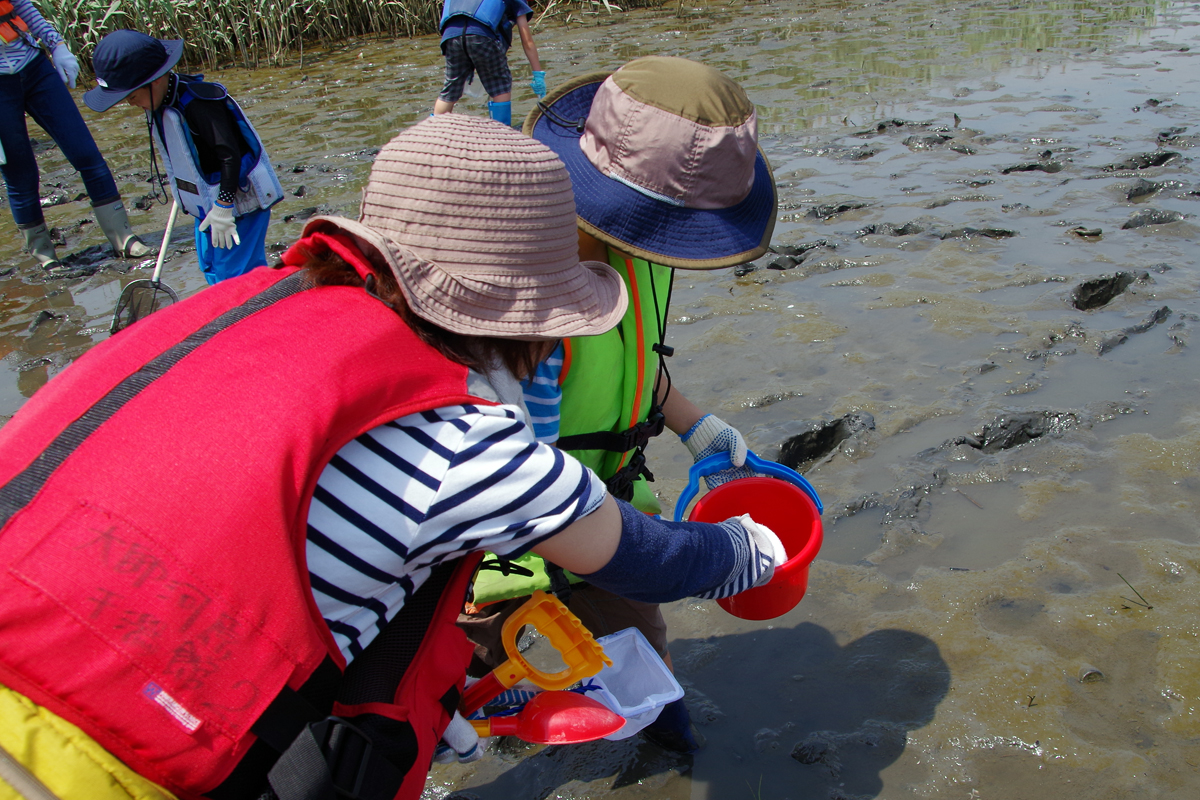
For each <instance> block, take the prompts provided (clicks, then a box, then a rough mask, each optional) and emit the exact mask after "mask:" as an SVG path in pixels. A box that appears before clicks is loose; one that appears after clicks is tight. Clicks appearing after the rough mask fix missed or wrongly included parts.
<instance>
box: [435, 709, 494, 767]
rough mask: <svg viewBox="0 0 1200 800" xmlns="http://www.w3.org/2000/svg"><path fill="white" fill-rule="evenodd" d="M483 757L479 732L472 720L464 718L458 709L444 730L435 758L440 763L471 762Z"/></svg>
mask: <svg viewBox="0 0 1200 800" xmlns="http://www.w3.org/2000/svg"><path fill="white" fill-rule="evenodd" d="M481 758H483V748H482V747H480V746H479V734H478V733H476V732H475V728H474V727H473V726H472V725H471V723H470V722H467V720H465V719H463V716H462V714H460V713H458V712H457V711H455V712H454V716H453V717H451V718H450V724H449V725H447V726H446V730H445V731H443V732H442V741H441V744H440V745H439V746H438V748H437V750H436V752H435V753H434V760H435V761H437V762H438V763H439V764H452V763H454V762H455V761H457V762H458V763H460V764H470V763H471V762H472V761H478V760H479V759H481Z"/></svg>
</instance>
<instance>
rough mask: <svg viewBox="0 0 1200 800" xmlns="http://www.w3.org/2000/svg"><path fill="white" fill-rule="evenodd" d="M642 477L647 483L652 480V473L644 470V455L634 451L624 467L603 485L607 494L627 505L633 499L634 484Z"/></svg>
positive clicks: (639, 451)
mask: <svg viewBox="0 0 1200 800" xmlns="http://www.w3.org/2000/svg"><path fill="white" fill-rule="evenodd" d="M643 475H645V476H646V480H648V481H653V480H654V475H653V473H651V472H650V470H649V469H647V468H646V454H645V453H643V452H642V451H641V450H636V451H634V453H633V455H631V456H630V457H629V460H628V461H626V462H625V465H624V466H622V467H621V468H620V469H619V470H617V471H616V472H614V473H613V474H612V477H610V478H608V479H607V480H606V481H604V485H605V486H606V487H607V488H608V492H609V494H611V495H612V496H613V497H615V498H617V499H618V500H624V501H625V502H627V503H628V502H629V501H630V500H632V499H633V484H634V482H636V481H637V479H638V478H640V477H642V476H643Z"/></svg>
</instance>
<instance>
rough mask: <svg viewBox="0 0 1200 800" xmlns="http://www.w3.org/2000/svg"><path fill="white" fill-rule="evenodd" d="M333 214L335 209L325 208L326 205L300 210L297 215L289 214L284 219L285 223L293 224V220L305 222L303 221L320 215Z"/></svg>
mask: <svg viewBox="0 0 1200 800" xmlns="http://www.w3.org/2000/svg"><path fill="white" fill-rule="evenodd" d="M332 213H333V209H332V208H330V207H329V206H325V205H320V206H309V207H308V208H302V209H300V210H299V211H297V212H296V213H295V214H288V215H287V216H286V217H284V218H283V221H284V222H292V221H293V220H297V221H303V220H306V219H309V218H310V217H315V216H317V215H318V214H332Z"/></svg>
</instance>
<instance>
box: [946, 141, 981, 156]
mask: <svg viewBox="0 0 1200 800" xmlns="http://www.w3.org/2000/svg"><path fill="white" fill-rule="evenodd" d="M949 148H950V149H951V150H953V151H954V152H956V153H962V154H963V155H964V156H973V155H975V152H976V150H975V148H974V147H971V145H969V144H967V143H966V142H951V143H950V144H949Z"/></svg>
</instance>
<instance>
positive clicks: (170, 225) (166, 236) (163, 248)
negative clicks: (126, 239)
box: [150, 200, 179, 283]
mask: <svg viewBox="0 0 1200 800" xmlns="http://www.w3.org/2000/svg"><path fill="white" fill-rule="evenodd" d="M178 215H179V201H178V200H172V201H171V213H170V214H169V215H168V216H167V229H166V230H165V231H163V238H162V244H161V245H159V247H158V258H157V259H155V261H154V276H153V277H152V278H150V280H151V281H152V282H154V283H158V276H159V275H160V274H161V273H162V266H163V261H165V260H166V258H167V245H168V244H169V243H170V242H171V231H172V230H174V229H175V217H177V216H178Z"/></svg>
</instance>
